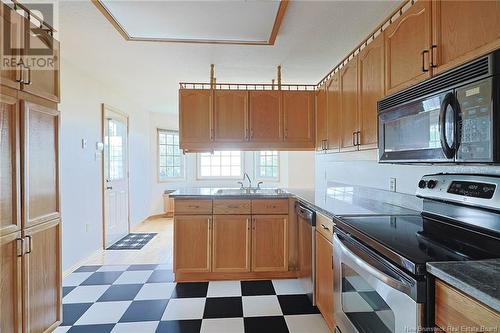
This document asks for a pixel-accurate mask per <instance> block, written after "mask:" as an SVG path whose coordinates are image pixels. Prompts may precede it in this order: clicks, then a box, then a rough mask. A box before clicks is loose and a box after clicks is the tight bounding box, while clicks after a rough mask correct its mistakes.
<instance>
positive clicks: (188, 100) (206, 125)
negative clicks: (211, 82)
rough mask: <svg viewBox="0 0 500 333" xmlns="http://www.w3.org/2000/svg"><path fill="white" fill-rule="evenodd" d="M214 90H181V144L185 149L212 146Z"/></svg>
mask: <svg viewBox="0 0 500 333" xmlns="http://www.w3.org/2000/svg"><path fill="white" fill-rule="evenodd" d="M212 128H213V126H212V91H210V90H196V89H180V90H179V144H180V148H181V149H184V150H195V151H196V150H197V149H198V148H201V149H204V148H207V147H210V145H211V141H212Z"/></svg>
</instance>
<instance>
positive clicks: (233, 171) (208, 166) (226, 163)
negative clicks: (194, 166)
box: [198, 151, 243, 178]
mask: <svg viewBox="0 0 500 333" xmlns="http://www.w3.org/2000/svg"><path fill="white" fill-rule="evenodd" d="M241 177H243V154H242V153H241V151H215V152H213V154H211V153H200V154H198V178H241Z"/></svg>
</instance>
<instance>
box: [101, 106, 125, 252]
mask: <svg viewBox="0 0 500 333" xmlns="http://www.w3.org/2000/svg"><path fill="white" fill-rule="evenodd" d="M108 113H115V114H117V115H119V116H121V117H124V118H125V119H126V120H127V144H126V148H127V156H126V162H127V176H126V177H127V230H128V233H130V163H129V162H130V158H129V156H130V149H129V148H130V144H129V132H130V121H129V116H128V114H126V113H125V112H122V111H120V110H119V109H116V108H114V107H112V106H110V105H108V104H106V103H102V104H101V143H102V145H103V146H102V150H101V177H100V180H101V195H102V197H101V198H102V247H103V249H104V250H106V205H105V200H106V199H105V195H106V186H105V185H104V175H105V170H104V158H105V157H104V126H105V120H106V114H108Z"/></svg>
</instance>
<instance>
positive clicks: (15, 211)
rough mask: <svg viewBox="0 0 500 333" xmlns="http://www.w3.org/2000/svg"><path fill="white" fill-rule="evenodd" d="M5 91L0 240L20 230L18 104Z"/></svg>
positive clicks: (0, 99) (1, 96)
mask: <svg viewBox="0 0 500 333" xmlns="http://www.w3.org/2000/svg"><path fill="white" fill-rule="evenodd" d="M5 90H7V89H5V88H3V91H0V217H1V218H0V236H1V235H6V234H9V233H12V232H15V231H18V230H19V229H20V228H21V214H20V187H19V186H20V180H19V179H20V178H19V177H20V174H19V172H20V166H19V160H20V151H19V101H18V100H17V98H15V97H12V96H10V95H7V94H6V93H5ZM11 93H12V94H13V95H15V92H12V91H11Z"/></svg>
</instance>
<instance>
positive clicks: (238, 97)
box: [214, 90, 250, 143]
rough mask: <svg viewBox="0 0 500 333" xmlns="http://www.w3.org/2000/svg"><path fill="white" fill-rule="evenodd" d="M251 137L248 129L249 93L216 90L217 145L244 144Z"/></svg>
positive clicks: (215, 120)
mask: <svg viewBox="0 0 500 333" xmlns="http://www.w3.org/2000/svg"><path fill="white" fill-rule="evenodd" d="M249 137H250V133H249V129H248V92H247V91H238V90H216V91H215V106H214V140H215V142H216V143H219V142H221V143H225V142H226V143H227V142H229V143H242V142H245V141H248V140H249Z"/></svg>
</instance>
